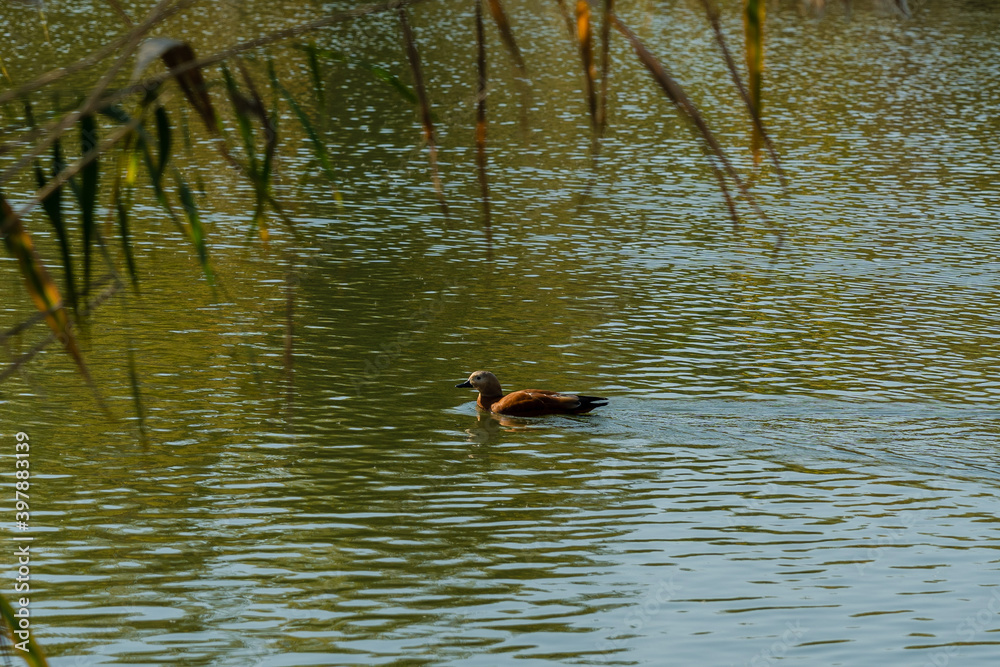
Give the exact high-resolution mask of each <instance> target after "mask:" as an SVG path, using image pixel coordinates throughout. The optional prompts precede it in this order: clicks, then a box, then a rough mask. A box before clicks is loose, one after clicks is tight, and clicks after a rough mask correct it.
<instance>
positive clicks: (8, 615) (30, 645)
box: [0, 596, 49, 667]
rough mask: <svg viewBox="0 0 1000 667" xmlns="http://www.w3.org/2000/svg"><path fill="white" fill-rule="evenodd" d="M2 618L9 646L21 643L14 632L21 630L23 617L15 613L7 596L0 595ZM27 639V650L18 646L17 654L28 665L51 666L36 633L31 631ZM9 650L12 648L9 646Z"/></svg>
mask: <svg viewBox="0 0 1000 667" xmlns="http://www.w3.org/2000/svg"><path fill="white" fill-rule="evenodd" d="M0 618H2V619H3V626H4V627H3V630H2V633H3V635H5V636H6V638H7V641H9V642H10V644H8V646H11V645H14V644H19V642H18V639H19V638H15V635H14V632H15V631H17V630H20V628H21V624H20V620H21V617H18V616H17V615H16V614H15V613H14V608H13V607H11V606H10V603H9V602H7V598H5V597H3V596H0ZM27 634H28V639H27V642H26V644H27V650H23V649H21V648H20V646H19V647H18V651H17V655H18V656H19V657H20V658H22V659H23V660H24V661H25V662H26V663H28V667H49V663H48V661H47V660H46V659H45V653H44V651H42V647H41V646H39V644H38V642H37V641H35V633H33V632H29V633H27ZM8 650H11V649H9V648H8Z"/></svg>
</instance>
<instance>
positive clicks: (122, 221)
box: [113, 185, 139, 292]
mask: <svg viewBox="0 0 1000 667" xmlns="http://www.w3.org/2000/svg"><path fill="white" fill-rule="evenodd" d="M113 196H114V200H115V201H114V204H115V212H116V214H117V218H118V233H119V234H120V235H121V237H122V253H123V254H124V255H125V264H126V266H127V267H128V275H129V278H130V279H131V280H132V287H133V288H134V289H135V291H136V292H138V291H139V274H138V273H137V272H136V269H135V257H134V256H133V254H132V235H131V233H130V231H129V221H128V208H127V207H126V206H125V202H124V201H123V199H122V191H121V187H118V186H117V185H116V187H115V188H114V191H113Z"/></svg>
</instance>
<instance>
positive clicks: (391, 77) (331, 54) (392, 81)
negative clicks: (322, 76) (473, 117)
mask: <svg viewBox="0 0 1000 667" xmlns="http://www.w3.org/2000/svg"><path fill="white" fill-rule="evenodd" d="M295 48H297V49H299V50H300V51H305V52H306V53H309V54H310V57H311V58H312V57H315V56H322V57H324V58H328V59H330V60H336V61H337V62H342V63H346V64H348V65H354V66H357V67H360V68H361V69H363V70H365V71H366V72H368V73H370V74H371V75H372V76H374V77H375V78H376V79H378V80H379V81H383V82H385V83H387V84H389V85H390V86H392V88H393V90H395V91H396V92H397V93H399V94H400V95H401V96H402V97H403V99H405V100H406V101H407V102H409V103H410V104H416V103H417V96H416V95H415V94H414V93H413V91H412V90H410V89H409V88H408V87H407V86H406V84H404V83H403V82H402V81H400V80H399V77H398V76H396V75H395V74H393V73H392V72H391V71H389V70H388V69H386V68H384V67H381V66H379V65H375V64H373V63H370V62H368V61H366V60H361V59H359V58H353V57H351V56H348V55H347V54H345V53H342V52H340V51H333V50H331V49H320V48H317V47H315V46H312V45H306V44H297V45H296V46H295ZM312 54H315V56H313V55H312Z"/></svg>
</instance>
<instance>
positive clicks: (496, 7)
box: [486, 0, 527, 75]
mask: <svg viewBox="0 0 1000 667" xmlns="http://www.w3.org/2000/svg"><path fill="white" fill-rule="evenodd" d="M486 4H487V6H488V7H489V8H490V14H492V15H493V22H494V23H496V24H497V29H498V30H499V31H500V39H501V40H502V41H503V44H504V46H505V47H507V51H508V52H509V53H510V57H511V59H512V60H513V61H514V65H516V66H517V68H518V69H519V70H521V74H522V75H523V74H524V73H525V71H526V70H527V67H526V66H525V64H524V58H523V57H521V49H520V48H518V46H517V40H515V39H514V31H513V30H512V29H511V27H510V19H508V18H507V12H506V11H505V10H504V8H503V3H501V2H500V0H486Z"/></svg>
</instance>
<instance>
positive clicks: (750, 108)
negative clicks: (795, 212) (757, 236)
mask: <svg viewBox="0 0 1000 667" xmlns="http://www.w3.org/2000/svg"><path fill="white" fill-rule="evenodd" d="M701 4H702V6H704V7H705V14H706V15H707V16H708V20H709V23H711V24H712V30H713V32H714V33H715V41H716V43H717V44H718V45H719V49H720V50H721V51H722V57H723V59H724V60H725V62H726V67H727V68H728V69H729V75H730V76H731V77H732V79H733V83H734V84H735V85H736V90H737V91H739V93H740V98H741V99H742V100H743V103H744V104H746V107H747V112H748V113H749V114H750V120H751V121H752V122H753V124H754V126H755V127H756V130H757V133H758V134H759V136H760V138H761V140H762V141H763V142H764V145H765V146H766V147H767V153H768V156H770V158H771V162H772V163H773V164H774V168H775V171H777V172H778V178H779V180H780V181H781V185H782V187H785V188H787V187H788V179H787V178H786V176H785V170H784V169H783V168H782V167H781V162H780V161H779V160H778V151H777V150H776V149H775V147H774V143H773V142H772V141H771V137H770V136H769V135H768V133H767V131H766V130H765V129H764V120H763V119H762V118H761V117H760V116H758V115H757V114H756V113H754V105H753V102H752V101H751V99H750V93H749V92H748V91H747V87H746V86H745V85H744V84H743V78H742V77H741V76H740V72H739V68H738V67H737V66H736V61H735V60H734V59H733V55H732V53H731V52H730V50H729V44H727V43H726V38H725V35H723V33H722V25H721V23H720V21H719V8H718V6H717V5H716V4H715V3H714V1H713V0H701Z"/></svg>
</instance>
